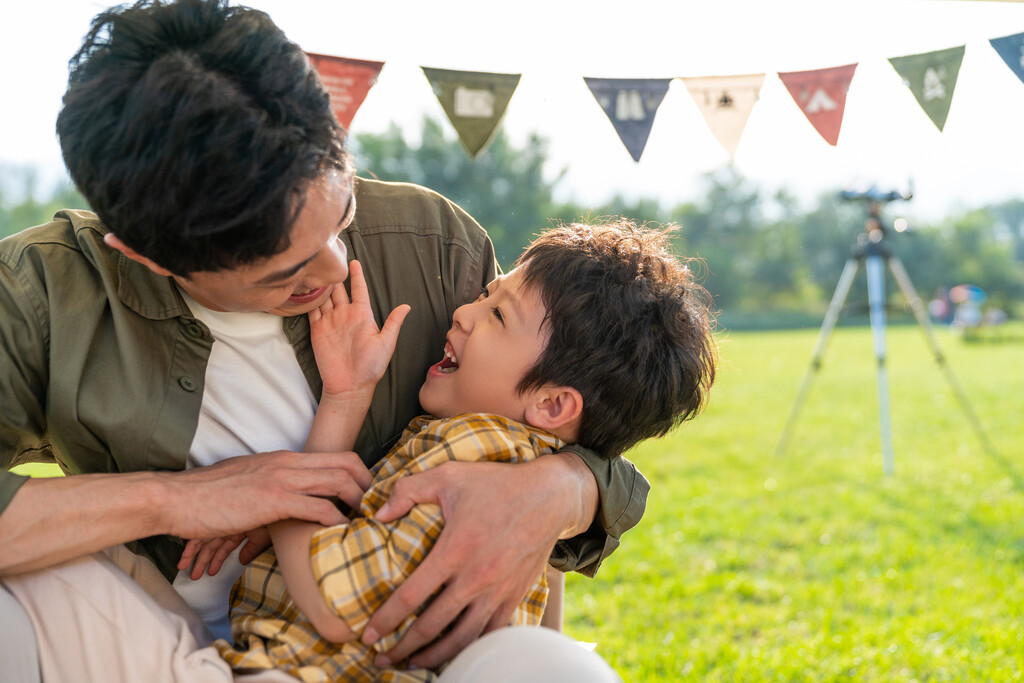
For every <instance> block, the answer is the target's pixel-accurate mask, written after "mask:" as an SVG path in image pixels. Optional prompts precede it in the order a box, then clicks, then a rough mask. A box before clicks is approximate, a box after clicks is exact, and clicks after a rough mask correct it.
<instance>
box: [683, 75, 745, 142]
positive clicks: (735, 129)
mask: <svg viewBox="0 0 1024 683" xmlns="http://www.w3.org/2000/svg"><path fill="white" fill-rule="evenodd" d="M680 80H681V81H682V82H683V83H685V84H686V89H687V90H688V91H689V92H690V96H691V97H693V101H694V102H696V103H697V107H698V108H699V109H700V112H701V114H703V115H704V120H705V121H707V124H708V128H710V129H711V132H712V133H713V134H714V136H715V138H716V139H717V140H718V142H719V143H720V144H721V145H722V147H725V151H727V152H728V153H729V158H730V159H732V158H733V157H734V156H735V155H736V147H737V146H738V145H739V144H740V137H741V136H742V135H743V129H744V128H745V127H746V125H747V119H749V118H750V112H751V111H753V109H754V104H755V103H756V102H757V100H758V97H759V96H760V94H761V86H762V85H764V74H748V75H745V76H703V77H700V78H681V79H680Z"/></svg>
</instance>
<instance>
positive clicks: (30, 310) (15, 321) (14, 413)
mask: <svg viewBox="0 0 1024 683" xmlns="http://www.w3.org/2000/svg"><path fill="white" fill-rule="evenodd" d="M12 258H13V257H12V256H11V255H10V252H9V251H3V252H0V463H2V468H0V511H2V510H4V509H6V507H7V505H8V504H10V502H11V499H12V498H13V497H14V494H15V493H16V492H17V491H18V489H19V488H20V487H21V485H22V484H23V483H25V481H26V478H25V477H20V476H17V475H14V474H11V473H9V472H7V471H6V470H9V469H10V468H12V467H14V466H15V465H19V464H21V463H23V462H33V461H42V460H47V459H52V455H50V452H49V448H48V444H47V443H46V437H45V433H46V415H45V405H46V385H47V360H46V348H47V342H48V340H47V339H46V335H45V330H46V326H45V325H44V324H43V323H42V322H41V320H40V319H41V317H42V316H43V314H44V312H45V310H46V309H45V304H44V302H43V300H42V298H41V297H40V296H38V295H36V294H35V293H34V290H33V289H32V288H30V287H29V286H28V285H29V283H28V282H27V281H26V275H25V273H24V271H23V270H22V269H17V268H15V267H14V265H15V264H14V263H13V262H12Z"/></svg>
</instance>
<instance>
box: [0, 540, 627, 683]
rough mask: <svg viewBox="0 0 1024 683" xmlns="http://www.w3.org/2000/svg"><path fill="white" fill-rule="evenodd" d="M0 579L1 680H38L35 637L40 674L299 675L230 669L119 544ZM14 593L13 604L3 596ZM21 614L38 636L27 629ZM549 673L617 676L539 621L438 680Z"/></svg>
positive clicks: (268, 680) (506, 634) (202, 631)
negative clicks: (11, 655) (10, 649)
mask: <svg viewBox="0 0 1024 683" xmlns="http://www.w3.org/2000/svg"><path fill="white" fill-rule="evenodd" d="M0 586H2V588H4V589H6V593H5V592H4V590H0V608H2V609H0V637H3V640H4V641H6V642H8V643H13V642H19V639H20V642H22V643H23V644H22V645H19V646H17V650H16V651H15V652H17V653H18V654H19V655H21V656H19V658H18V659H17V660H13V659H12V660H8V658H7V656H6V654H7V650H6V649H3V648H4V645H3V644H0V655H2V656H3V657H2V659H3V666H2V667H0V682H2V683H8V681H10V682H11V683H25V682H26V681H33V680H34V677H33V675H34V672H33V671H32V658H33V656H34V654H35V653H33V652H32V648H33V647H35V648H36V650H37V652H38V671H39V673H40V674H41V677H42V680H43V681H45V683H63V682H64V681H74V682H75V683H78V682H86V683H87V682H89V681H103V682H104V683H105V682H106V681H146V682H147V683H150V682H153V683H159V682H162V681H166V682H167V683H179V682H180V683H207V682H209V683H214V682H216V683H229V682H230V681H239V682H244V683H274V682H282V683H283V682H286V681H287V682H292V683H294V680H295V679H293V678H291V677H290V676H288V675H287V674H285V673H283V672H280V671H266V672H261V673H259V674H245V675H238V676H235V677H232V672H231V669H230V667H228V665H227V664H226V663H225V662H224V660H222V659H221V658H220V657H219V656H218V654H217V651H216V649H214V648H213V647H211V646H210V642H211V637H210V634H209V632H208V631H207V630H206V628H205V626H203V624H202V621H201V620H200V619H199V618H198V616H197V615H196V614H195V612H193V611H192V610H191V609H190V608H189V607H188V605H187V604H185V602H184V601H183V600H182V599H181V598H180V597H179V596H178V594H177V593H175V592H174V590H173V589H172V588H171V586H170V584H169V583H168V582H167V581H166V580H165V579H164V578H163V576H162V575H161V574H160V572H159V571H158V570H157V568H156V567H155V566H154V565H153V564H152V563H151V562H150V561H149V560H147V559H145V558H141V557H138V556H136V555H134V554H133V553H131V552H130V551H128V550H127V549H126V548H124V547H123V546H117V547H115V548H110V549H108V550H107V551H106V553H105V554H104V553H97V554H95V555H91V556H88V557H83V558H79V559H76V560H72V561H70V562H65V563H63V564H59V565H56V566H55V567H51V568H48V569H44V570H40V571H36V572H30V573H27V574H22V575H19V576H16V577H7V578H3V579H0ZM11 596H13V598H14V599H15V600H16V601H17V603H18V604H17V605H9V604H6V603H5V600H7V601H9V600H10V597H11ZM18 605H20V607H21V609H18V608H17V607H18ZM8 606H10V607H12V609H8ZM26 617H27V622H28V623H30V624H31V628H32V630H33V631H34V633H35V638H34V639H33V638H32V637H31V634H29V635H28V636H26V635H25V633H24V631H25V625H26ZM19 629H20V634H17V633H16V632H17V631H19ZM12 631H13V632H15V633H12V634H11V635H10V637H6V636H7V634H8V632H12ZM524 654H526V656H524ZM9 661H10V665H9ZM15 662H19V663H15ZM16 667H17V668H16ZM35 680H38V679H37V678H36V679H35ZM546 680H551V681H560V682H565V681H568V682H570V683H571V682H576V681H578V682H579V683H584V682H586V683H605V682H607V683H614V682H616V681H619V680H620V679H619V678H618V676H616V675H615V673H614V672H613V671H612V670H611V668H610V667H609V666H608V665H607V664H606V663H605V662H604V660H603V659H601V658H600V657H599V656H597V655H596V654H594V653H592V652H589V651H587V650H585V649H583V648H582V647H580V646H578V645H577V644H576V643H575V641H573V640H572V639H570V638H568V637H566V636H563V635H562V634H561V633H557V632H555V631H552V630H550V629H545V628H540V627H519V628H506V629H502V630H500V631H495V632H493V633H490V634H488V635H486V636H484V637H483V638H481V639H480V640H478V641H477V642H476V643H474V644H473V645H471V646H470V647H468V648H466V650H465V651H464V652H463V653H462V654H460V655H459V656H458V657H457V658H456V659H455V660H454V661H453V662H452V664H451V665H450V666H449V667H448V669H446V670H445V672H444V673H443V674H442V676H441V678H440V681H441V683H479V682H480V681H487V682H489V683H506V682H507V683H512V682H514V681H531V682H532V681H546Z"/></svg>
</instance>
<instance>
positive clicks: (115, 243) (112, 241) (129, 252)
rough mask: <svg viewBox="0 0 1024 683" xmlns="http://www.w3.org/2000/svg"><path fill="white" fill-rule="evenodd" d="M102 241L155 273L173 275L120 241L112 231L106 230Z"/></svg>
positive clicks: (166, 275)
mask: <svg viewBox="0 0 1024 683" xmlns="http://www.w3.org/2000/svg"><path fill="white" fill-rule="evenodd" d="M103 242H104V243H105V244H106V245H107V246H108V247H110V248H111V249H117V250H118V251H119V252H121V253H122V254H124V255H125V256H126V257H128V258H130V259H131V260H132V261H135V262H137V263H141V264H142V265H144V266H146V267H147V268H149V269H150V270H152V271H153V272H154V273H156V274H157V275H163V276H165V277H171V276H173V275H174V273H172V272H171V271H169V270H167V269H166V268H164V267H163V266H160V265H158V264H156V263H154V262H153V260H152V259H149V258H146V257H145V256H143V255H142V254H140V253H139V252H137V251H135V250H134V249H132V248H131V247H129V246H128V245H127V244H125V243H124V242H122V241H121V238H120V237H118V236H117V235H115V234H114V233H112V232H108V233H107V234H106V235H104V236H103Z"/></svg>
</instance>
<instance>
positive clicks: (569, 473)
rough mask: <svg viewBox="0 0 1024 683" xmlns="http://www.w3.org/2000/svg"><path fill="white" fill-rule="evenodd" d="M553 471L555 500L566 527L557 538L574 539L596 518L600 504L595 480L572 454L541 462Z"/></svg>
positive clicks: (547, 458) (591, 473)
mask: <svg viewBox="0 0 1024 683" xmlns="http://www.w3.org/2000/svg"><path fill="white" fill-rule="evenodd" d="M540 461H546V464H547V465H548V466H549V467H551V468H552V470H553V475H552V476H553V481H555V482H558V485H559V491H560V492H559V495H558V496H557V497H556V500H560V501H562V502H563V503H564V505H565V507H564V514H563V519H564V522H565V525H564V527H563V529H562V532H561V533H560V534H559V536H558V537H559V538H563V539H564V538H573V537H574V536H578V535H580V534H582V533H584V532H586V531H587V530H588V529H590V526H591V525H592V524H593V522H594V517H595V516H596V515H597V507H598V503H599V496H598V489H597V480H596V479H594V474H593V472H591V471H590V468H588V467H587V465H586V463H584V462H583V460H581V459H580V457H579V456H577V455H576V454H574V453H571V452H564V451H559V452H557V453H552V454H551V455H547V456H544V457H543V458H540V460H539V461H538V462H540Z"/></svg>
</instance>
